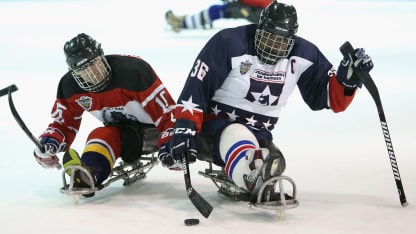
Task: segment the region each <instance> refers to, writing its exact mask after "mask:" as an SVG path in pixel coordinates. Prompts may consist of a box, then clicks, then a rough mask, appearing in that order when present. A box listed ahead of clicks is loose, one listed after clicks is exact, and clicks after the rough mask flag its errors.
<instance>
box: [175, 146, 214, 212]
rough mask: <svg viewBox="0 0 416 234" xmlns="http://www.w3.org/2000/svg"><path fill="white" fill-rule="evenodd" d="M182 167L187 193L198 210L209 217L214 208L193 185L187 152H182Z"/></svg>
mask: <svg viewBox="0 0 416 234" xmlns="http://www.w3.org/2000/svg"><path fill="white" fill-rule="evenodd" d="M182 167H183V174H184V177H185V187H186V195H187V196H188V198H189V200H191V202H192V204H194V206H195V207H196V208H197V209H198V211H199V212H200V213H201V214H202V215H203V216H204V217H205V218H208V216H209V215H210V214H211V211H212V210H213V209H214V208H213V207H212V206H211V204H209V203H208V202H207V201H206V200H205V199H204V198H203V197H202V196H201V195H199V193H198V192H197V191H196V190H195V189H194V188H193V187H192V184H191V176H190V174H189V162H188V155H187V153H184V154H182Z"/></svg>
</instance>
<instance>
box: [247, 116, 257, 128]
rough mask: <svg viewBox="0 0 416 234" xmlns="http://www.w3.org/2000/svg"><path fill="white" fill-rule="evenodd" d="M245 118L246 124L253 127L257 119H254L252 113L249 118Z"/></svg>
mask: <svg viewBox="0 0 416 234" xmlns="http://www.w3.org/2000/svg"><path fill="white" fill-rule="evenodd" d="M246 120H247V124H248V125H251V126H253V127H254V126H255V124H256V122H257V120H255V119H254V115H252V116H251V117H250V118H246Z"/></svg>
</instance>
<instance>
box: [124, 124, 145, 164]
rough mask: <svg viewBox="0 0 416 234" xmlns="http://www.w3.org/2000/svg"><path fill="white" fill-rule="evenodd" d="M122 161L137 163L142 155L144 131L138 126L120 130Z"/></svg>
mask: <svg viewBox="0 0 416 234" xmlns="http://www.w3.org/2000/svg"><path fill="white" fill-rule="evenodd" d="M120 132H121V159H123V161H124V162H126V163H131V162H134V161H136V160H137V159H139V158H140V156H141V155H142V148H143V131H142V129H140V128H138V127H136V126H126V127H121V128H120Z"/></svg>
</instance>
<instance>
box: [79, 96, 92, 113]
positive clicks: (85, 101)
mask: <svg viewBox="0 0 416 234" xmlns="http://www.w3.org/2000/svg"><path fill="white" fill-rule="evenodd" d="M76 102H77V103H78V105H80V106H81V107H82V108H83V109H84V110H89V109H91V106H92V98H91V97H88V96H82V97H80V98H79V99H78V100H76Z"/></svg>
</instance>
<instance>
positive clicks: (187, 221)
mask: <svg viewBox="0 0 416 234" xmlns="http://www.w3.org/2000/svg"><path fill="white" fill-rule="evenodd" d="M184 223H185V225H186V226H193V225H197V224H199V219H185V221H184Z"/></svg>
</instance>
